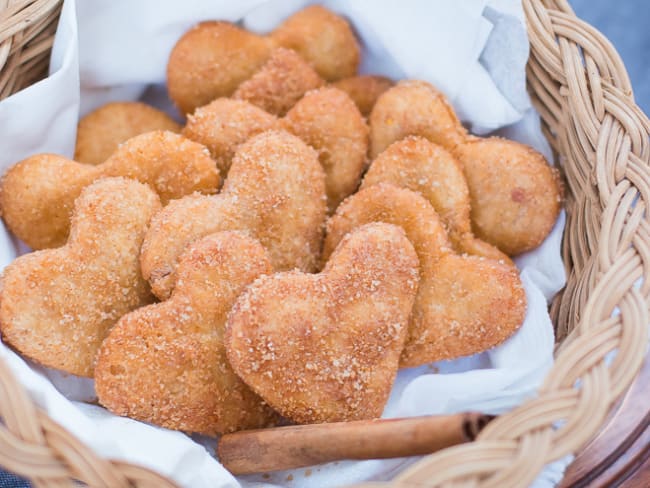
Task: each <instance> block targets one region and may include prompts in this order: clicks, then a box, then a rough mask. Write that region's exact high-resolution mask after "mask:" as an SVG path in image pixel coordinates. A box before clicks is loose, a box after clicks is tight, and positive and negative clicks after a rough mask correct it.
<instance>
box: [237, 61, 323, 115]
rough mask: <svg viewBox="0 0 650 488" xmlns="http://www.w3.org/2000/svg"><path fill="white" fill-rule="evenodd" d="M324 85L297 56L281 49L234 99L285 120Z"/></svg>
mask: <svg viewBox="0 0 650 488" xmlns="http://www.w3.org/2000/svg"><path fill="white" fill-rule="evenodd" d="M324 83H325V82H324V81H323V79H322V78H321V77H320V76H318V73H316V71H314V69H313V68H312V67H311V66H310V65H309V63H307V61H305V60H304V59H302V58H301V57H300V55H298V53H296V52H295V51H292V50H291V49H285V48H278V49H275V50H273V52H272V53H271V57H270V58H269V60H268V61H267V62H266V63H265V64H264V66H262V67H261V68H260V70H259V71H258V72H257V73H255V74H254V75H253V76H252V77H251V78H249V79H248V80H246V81H244V82H243V83H242V84H241V85H239V87H238V88H237V90H236V91H235V93H234V94H233V98H235V99H238V100H246V101H247V102H250V103H252V104H253V105H255V106H256V107H260V108H261V109H262V110H264V111H266V112H268V113H270V114H273V115H277V116H284V115H285V114H286V113H287V112H288V111H289V109H290V108H291V107H293V106H294V105H295V104H296V102H297V101H298V100H300V99H301V98H302V97H303V95H304V94H305V93H307V92H308V91H310V90H315V89H316V88H320V87H321V86H323V84H324Z"/></svg>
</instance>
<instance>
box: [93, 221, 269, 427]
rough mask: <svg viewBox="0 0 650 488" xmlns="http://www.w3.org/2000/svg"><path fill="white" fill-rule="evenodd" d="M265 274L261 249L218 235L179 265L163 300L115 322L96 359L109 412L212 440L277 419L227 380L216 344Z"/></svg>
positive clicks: (233, 235) (232, 235) (232, 378)
mask: <svg viewBox="0 0 650 488" xmlns="http://www.w3.org/2000/svg"><path fill="white" fill-rule="evenodd" d="M271 271H272V267H271V263H270V262H269V259H268V258H267V256H266V252H265V251H264V248H263V247H262V246H261V244H260V243H259V242H258V241H256V240H253V239H251V238H250V237H246V236H245V235H243V234H241V233H238V232H220V233H217V234H212V235H210V236H207V237H205V238H203V239H201V240H199V241H197V242H195V243H194V244H192V245H191V246H190V247H189V248H188V249H186V251H185V252H184V253H183V255H182V256H181V258H180V261H179V265H178V283H177V284H176V287H175V288H174V292H173V294H172V296H171V297H170V298H169V300H167V301H165V302H162V303H157V304H154V305H150V306H148V307H143V308H140V309H138V310H135V311H133V312H131V313H129V314H127V315H125V316H124V317H122V318H121V319H120V320H119V322H118V323H117V324H116V325H115V327H114V328H113V329H112V330H111V333H110V334H109V336H108V337H107V338H106V340H105V341H104V343H103V344H102V347H101V349H100V352H99V354H98V357H97V367H96V369H95V388H96V390H97V395H98V396H99V401H100V403H101V404H102V405H104V406H105V407H107V408H108V409H109V410H111V411H112V412H114V413H116V414H118V415H126V416H128V417H131V418H135V419H138V420H144V421H146V422H152V423H154V424H157V425H161V426H163V427H167V428H170V429H176V430H183V431H187V432H198V433H201V434H206V435H216V434H222V433H225V432H232V431H235V430H240V429H251V428H258V427H263V426H265V425H268V424H269V423H271V422H272V421H274V420H275V419H276V418H277V415H276V414H275V413H274V412H273V411H272V410H271V409H270V408H269V407H268V406H267V405H266V404H265V403H264V402H263V401H262V400H261V399H260V398H259V397H258V396H257V395H255V394H254V393H253V392H252V391H251V390H250V389H249V388H248V387H247V386H246V385H245V384H244V383H243V382H242V381H241V380H240V379H239V378H238V377H237V376H236V375H235V373H234V372H233V370H232V368H231V367H230V364H229V363H228V360H227V358H226V351H225V347H224V344H223V336H224V330H225V323H226V315H227V313H228V311H229V310H230V308H231V306H232V304H233V302H234V301H235V299H236V298H237V296H238V295H239V294H240V293H241V292H242V290H243V289H244V288H245V287H246V286H247V285H248V284H249V283H251V282H252V281H253V280H254V279H255V278H257V277H258V276H260V275H262V274H266V273H270V272H271Z"/></svg>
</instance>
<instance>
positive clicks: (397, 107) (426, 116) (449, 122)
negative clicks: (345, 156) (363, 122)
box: [368, 80, 467, 159]
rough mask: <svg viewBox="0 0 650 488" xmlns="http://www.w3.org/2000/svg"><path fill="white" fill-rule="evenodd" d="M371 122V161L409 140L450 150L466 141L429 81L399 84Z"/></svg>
mask: <svg viewBox="0 0 650 488" xmlns="http://www.w3.org/2000/svg"><path fill="white" fill-rule="evenodd" d="M368 120H369V123H370V157H371V158H372V159H375V158H376V157H377V156H379V154H380V153H382V152H383V151H384V149H386V148H387V147H388V146H390V145H391V144H392V143H393V142H395V141H399V140H400V139H403V138H404V137H406V136H411V135H413V136H422V137H425V138H427V139H429V140H430V141H431V142H434V143H436V144H438V145H440V146H442V147H444V148H445V149H447V150H452V149H454V148H455V147H456V146H457V145H459V144H462V143H463V142H464V141H465V138H466V137H467V131H466V130H465V128H464V127H463V126H462V125H461V123H460V121H459V120H458V117H457V116H456V113H455V112H454V109H453V108H452V106H451V105H450V104H449V102H448V101H447V99H446V98H445V96H444V95H443V94H442V93H440V92H439V91H438V90H436V89H435V88H434V87H433V86H431V85H430V84H429V83H427V82H426V81H418V80H405V81H400V82H399V83H397V84H396V85H395V86H393V87H392V88H389V89H388V90H386V91H385V92H384V93H383V94H382V95H381V96H380V97H379V98H378V99H377V102H376V103H375V106H374V108H373V109H372V112H371V113H370V117H369V119H368Z"/></svg>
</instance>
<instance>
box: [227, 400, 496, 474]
mask: <svg viewBox="0 0 650 488" xmlns="http://www.w3.org/2000/svg"><path fill="white" fill-rule="evenodd" d="M492 418H493V417H492V416H489V415H483V414H480V413H473V412H470V413H461V414H455V415H445V416H426V417H412V418H403V419H377V420H362V421H355V422H338V423H330V424H311V425H296V426H290V427H277V428H273V429H259V430H249V431H242V432H236V433H234V434H226V435H224V436H222V437H221V439H220V441H219V444H218V446H217V453H218V456H219V460H220V461H221V463H222V464H223V465H224V466H225V467H226V468H227V469H228V470H229V471H230V472H231V473H233V474H250V473H262V472H269V471H281V470H285V469H293V468H300V467H304V466H312V465H314V464H321V463H326V462H331V461H338V460H343V459H385V458H393V457H406V456H418V455H424V454H429V453H432V452H434V451H437V450H440V449H443V448H445V447H450V446H454V445H456V444H461V443H463V442H468V441H471V440H474V438H475V437H476V436H477V435H478V433H479V432H480V431H481V430H482V429H483V427H485V425H487V423H488V422H489V421H490V420H492Z"/></svg>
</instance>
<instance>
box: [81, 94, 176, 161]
mask: <svg viewBox="0 0 650 488" xmlns="http://www.w3.org/2000/svg"><path fill="white" fill-rule="evenodd" d="M154 130H168V131H170V132H180V131H181V126H180V125H178V124H177V123H176V122H175V121H174V120H173V119H172V118H171V117H170V116H169V115H167V114H166V113H165V112H163V111H161V110H158V109H156V108H154V107H151V106H149V105H146V104H144V103H141V102H112V103H107V104H106V105H102V106H101V107H99V108H98V109H96V110H93V111H92V112H90V113H89V114H88V115H86V116H84V117H83V118H82V119H81V120H80V121H79V125H78V126H77V144H76V146H75V150H74V159H75V161H79V162H80V163H86V164H99V163H103V162H104V161H105V160H106V158H108V157H109V156H110V155H111V154H113V152H115V150H116V149H117V148H118V146H119V145H120V144H122V143H123V142H125V141H127V140H128V139H131V138H132V137H135V136H137V135H140V134H144V133H145V132H151V131H154Z"/></svg>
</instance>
